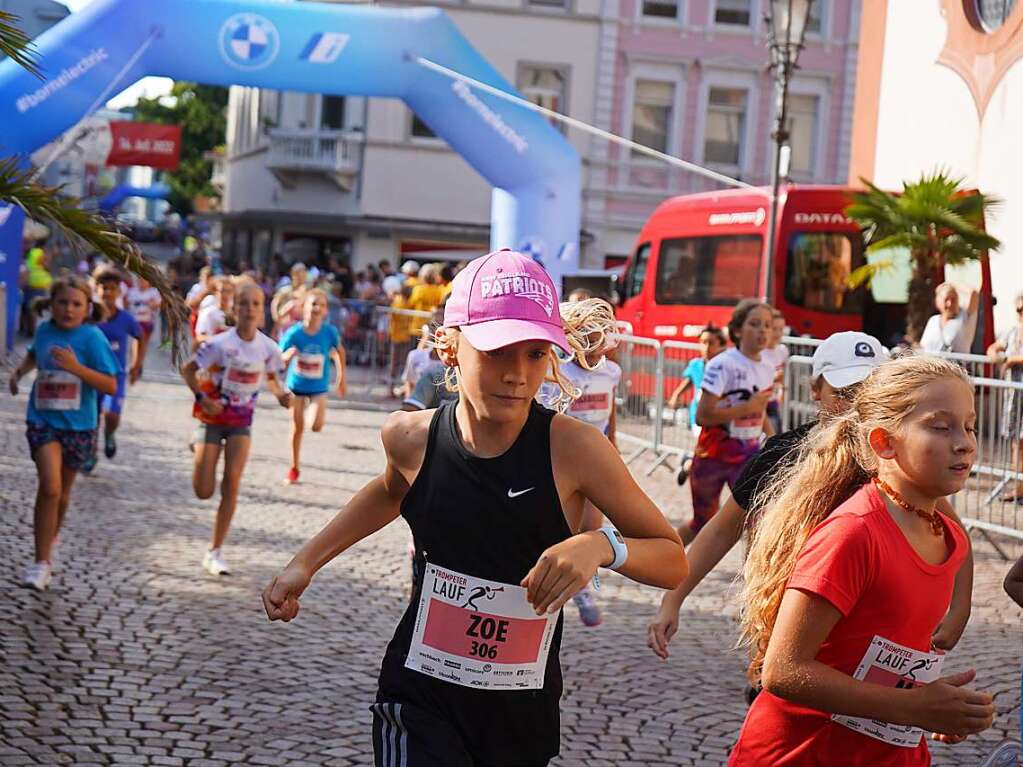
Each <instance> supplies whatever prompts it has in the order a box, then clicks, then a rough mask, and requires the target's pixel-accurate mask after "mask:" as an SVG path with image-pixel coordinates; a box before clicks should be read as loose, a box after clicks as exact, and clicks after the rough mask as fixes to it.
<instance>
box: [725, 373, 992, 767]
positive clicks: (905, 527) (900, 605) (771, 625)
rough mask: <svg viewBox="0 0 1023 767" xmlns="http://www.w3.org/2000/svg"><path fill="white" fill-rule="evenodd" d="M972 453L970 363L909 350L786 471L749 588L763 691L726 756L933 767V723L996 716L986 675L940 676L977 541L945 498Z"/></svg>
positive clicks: (733, 764)
mask: <svg viewBox="0 0 1023 767" xmlns="http://www.w3.org/2000/svg"><path fill="white" fill-rule="evenodd" d="M976 452H977V437H976V413H975V412H974V405H973V389H972V388H971V387H970V385H969V382H968V379H967V377H966V374H965V373H964V372H963V370H962V369H961V368H959V367H958V366H957V365H955V364H954V363H951V362H949V361H947V360H943V359H938V358H934V357H928V356H910V357H904V358H901V359H897V360H894V361H891V362H888V363H885V364H884V365H881V366H880V367H878V368H877V369H876V370H875V371H874V372H873V373H871V374H870V375H869V376H868V377H867V379H866V380H865V381H864V382H863V384H862V385H861V388H860V390H859V392H857V394H856V397H855V399H854V401H853V406H852V408H851V409H850V410H849V411H848V412H846V413H844V414H842V415H839V416H834V417H833V418H832V419H831V422H830V423H829V424H828V425H827V426H825V427H824V428H822V429H820V430H818V431H817V432H816V433H815V434H814V435H812V436H811V437H810V438H809V441H808V443H807V445H806V447H805V448H804V449H803V451H802V453H801V455H800V458H799V460H798V461H797V462H796V463H795V464H794V465H791V466H789V467H788V468H786V469H785V470H783V471H781V472H780V473H779V475H778V476H777V477H776V478H775V480H774V481H773V483H772V485H771V486H770V487H769V488H768V490H767V496H766V497H767V498H768V500H767V502H766V507H765V510H764V515H763V518H762V520H761V521H760V523H759V525H758V526H757V528H756V530H755V532H754V536H753V545H752V547H751V548H750V554H749V557H748V559H747V560H746V566H745V572H744V575H745V587H744V589H743V594H742V615H741V619H742V631H743V638H744V640H745V642H747V643H748V644H749V646H750V651H751V663H750V669H749V673H750V678H751V681H755V680H760V681H762V683H763V688H764V691H763V692H762V693H761V694H760V695H759V696H758V697H757V699H756V700H755V701H754V702H753V705H752V706H751V707H750V709H749V712H748V714H747V715H746V721H745V723H744V724H743V727H742V731H741V733H740V735H739V741H738V743H737V744H736V746H735V748H734V749H733V751H732V754H731V757H730V759H729V762H728V763H729V765H730V767H745V766H746V765H750V767H753V766H754V765H756V766H757V767H761V766H762V765H768V764H770V765H777V767H786V766H787V765H806V764H828V765H843V767H844V766H846V765H848V766H850V767H852V766H857V767H858V766H860V765H863V767H866V766H867V765H870V766H871V767H873V766H874V765H886V767H908V766H910V765H913V766H917V765H919V767H926V765H929V764H930V755H929V753H928V750H927V744H926V740H925V739H924V737H923V735H924V732H925V731H926V732H933V733H935V734H936V735H937V737H938V738H939V739H940V740H943V741H945V742H950V743H957V742H959V741H961V740H963V739H964V738H965V737H967V736H968V735H971V734H974V733H978V732H982V731H983V730H985V729H987V728H988V727H990V726H991V722H992V718H993V715H994V706H993V704H992V698H991V696H990V695H987V694H985V693H980V692H975V691H973V690H970V689H967V688H966V685H967V684H969V683H970V682H971V681H972V680H973V678H974V676H975V672H974V671H972V670H969V671H965V672H959V673H955V674H950V675H945V676H943V675H942V670H943V669H942V662H943V660H944V656H943V655H942V654H941V653H940V652H939V651H934V650H932V646H931V637H932V635H933V634H934V630H935V628H936V627H937V626H938V624H939V622H940V621H941V620H942V618H943V617H944V616H945V614H946V611H947V610H948V607H949V602H950V597H951V595H952V589H953V581H954V579H955V577H956V573H957V572H958V571H959V567H960V565H961V564H962V563H963V560H964V559H965V557H966V555H967V552H968V550H969V545H968V543H967V540H966V534H965V533H964V532H963V531H962V529H960V527H959V526H958V525H957V524H955V522H954V521H952V520H951V519H950V518H948V517H946V516H945V515H944V514H942V513H941V512H940V510H939V508H938V506H937V503H938V501H939V499H942V498H945V497H946V496H948V495H951V494H953V493H956V492H958V491H960V490H962V488H963V486H964V485H965V484H966V482H967V480H968V479H969V476H970V469H971V466H972V465H973V461H974V458H975V457H976Z"/></svg>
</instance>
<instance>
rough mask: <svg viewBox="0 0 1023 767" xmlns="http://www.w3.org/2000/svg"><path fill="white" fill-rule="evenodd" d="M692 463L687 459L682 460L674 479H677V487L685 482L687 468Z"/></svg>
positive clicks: (687, 474)
mask: <svg viewBox="0 0 1023 767" xmlns="http://www.w3.org/2000/svg"><path fill="white" fill-rule="evenodd" d="M692 465H693V462H692V461H689V460H686V461H682V468H680V469H679V470H678V476H677V477H676V479H677V480H678V486H679V487H682V485H684V484H685V483H686V480H687V479H689V469H690V468H691V467H692Z"/></svg>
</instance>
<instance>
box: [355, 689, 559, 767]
mask: <svg viewBox="0 0 1023 767" xmlns="http://www.w3.org/2000/svg"><path fill="white" fill-rule="evenodd" d="M370 709H371V710H372V711H373V764H374V765H375V767H494V766H493V765H487V764H484V763H483V762H480V761H477V760H475V759H473V757H472V755H471V754H469V752H468V751H467V750H466V748H465V745H464V743H463V742H462V738H461V736H460V735H459V734H458V730H456V729H455V728H454V727H452V726H451V724H449V723H448V722H447V721H446V720H445V719H443V718H441V717H439V716H436V715H435V714H433V713H431V712H430V711H427V710H426V709H423V708H420V707H418V706H415V705H412V704H410V703H391V702H386V703H374V704H373V705H372V706H370ZM494 727H495V728H499V727H500V723H496V722H495V723H494ZM548 763H549V761H548V760H544V761H542V762H516V761H514V760H511V761H506V762H502V767H512V765H514V767H546V765H547V764H548Z"/></svg>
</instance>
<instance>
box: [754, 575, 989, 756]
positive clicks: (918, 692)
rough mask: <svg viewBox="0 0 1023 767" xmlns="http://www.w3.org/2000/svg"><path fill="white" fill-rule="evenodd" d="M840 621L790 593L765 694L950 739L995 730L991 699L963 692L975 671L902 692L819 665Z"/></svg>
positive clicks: (820, 603)
mask: <svg viewBox="0 0 1023 767" xmlns="http://www.w3.org/2000/svg"><path fill="white" fill-rule="evenodd" d="M841 617H842V613H841V612H839V610H838V609H837V608H836V607H835V606H834V605H832V604H831V603H830V602H828V601H827V600H826V599H824V598H822V597H819V596H816V595H814V594H809V593H807V592H804V591H800V590H797V589H788V590H787V591H786V592H785V596H784V597H782V602H781V607H780V609H779V611H778V618H777V621H776V622H775V626H774V631H773V632H772V634H771V639H770V641H769V643H768V646H767V656H766V658H765V661H764V673H763V678H762V682H763V685H764V689H765V690H767V691H768V692H770V693H771V694H772V695H776V696H778V697H780V698H784V699H785V700H789V701H792V702H793V703H797V704H799V705H803V706H808V707H810V708H814V709H816V710H818V711H823V712H825V713H829V714H844V715H846V716H856V717H866V718H869V719H878V720H880V721H882V722H891V723H892V724H902V725H911V726H916V727H922V728H924V729H926V730H929V731H933V732H938V733H942V734H946V735H954V736H964V735H968V734H972V733H976V732H982V731H983V730H986V729H987V728H988V727H990V726H991V721H992V719H993V716H994V706H993V705H992V699H991V696H990V695H987V694H985V693H979V692H975V691H973V690H968V689H965V688H963V687H962V685H964V684H967V683H969V682H970V681H971V680H972V679H973V676H974V674H973V672H972V671H971V672H966V673H961V674H954V675H952V676H949V677H945V678H943V679H939V680H937V681H935V682H931V683H930V684H926V685H923V686H922V687H917V688H915V689H908V690H900V689H895V688H892V687H884V686H882V685H878V684H873V683H871V682H864V681H861V680H858V679H854V678H853V677H851V676H849V675H847V674H844V673H842V672H841V671H839V670H837V669H834V668H832V667H830V666H827V665H825V664H823V663H820V662H819V661H817V660H816V656H817V653H818V652H819V650H820V646H821V644H822V643H823V642H824V640H825V639H827V637H828V635H829V634H830V633H831V630H832V629H833V628H834V627H835V624H837V623H838V621H839V619H840V618H841Z"/></svg>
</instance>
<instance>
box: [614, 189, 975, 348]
mask: <svg viewBox="0 0 1023 767" xmlns="http://www.w3.org/2000/svg"><path fill="white" fill-rule="evenodd" d="M852 191H853V190H852V189H849V188H847V187H839V186H787V187H783V188H782V191H781V193H780V197H779V199H778V226H777V231H776V234H775V241H774V243H772V246H771V252H772V253H773V264H774V280H773V285H772V287H771V295H770V296H768V301H769V303H771V304H772V305H773V306H775V307H777V308H778V309H780V310H781V312H782V313H783V314H784V315H785V320H786V322H787V323H788V326H789V328H790V332H791V333H792V334H793V335H807V336H813V337H816V338H826V337H827V336H828V335H830V334H831V333H834V332H836V331H840V330H862V331H864V332H867V333H870V334H871V335H873V336H875V337H876V338H878V339H880V340H881V342H882V343H884V344H886V345H889V346H891V345H892V344H893V343H894V342H896V341H898V340H899V339H900V338H901V335H902V333H903V331H904V329H905V321H906V289H907V286H908V283H909V254H908V253H907V252H898V251H894V250H893V251H890V252H888V253H884V254H877V255H876V256H875V255H874V254H871V257H870V259H871V261H873V260H874V259H875V258H878V259H885V260H890V261H891V262H892V263H893V266H892V267H891V268H890V269H886V270H884V271H882V272H881V273H880V274H879V275H878V276H877V277H876V278H875V279H874V281H873V283H872V284H871V286H870V287H860V288H857V289H856V290H850V289H849V287H848V285H847V282H846V280H847V278H848V276H849V275H850V274H851V273H852V272H853V271H854V270H856V269H857V268H858V267H860V266H862V265H863V264H864V263H865V262H866V256H865V249H864V245H863V238H862V236H861V233H860V230H859V228H858V227H857V226H856V224H855V223H853V222H852V221H851V220H850V219H848V218H847V217H846V216H845V214H844V213H843V210H844V209H845V207H846V206H847V205H848V204H849V201H850V200H849V196H850V194H851V192H852ZM770 210H771V197H770V190H768V189H762V188H754V189H730V190H725V191H719V192H705V193H701V194H692V195H686V196H682V197H674V198H672V199H669V200H666V201H664V202H663V203H661V204H660V205H659V206H658V207H657V209H656V210H655V211H654V212H653V214H652V215H651V216H650V219H649V220H648V221H647V222H646V224H645V225H644V226H643V229H642V230H641V231H640V234H639V239H638V240H637V243H636V248H635V250H634V252H633V253H632V255H631V256H630V258H629V261H628V264H627V265H626V269H625V273H624V275H623V277H622V279H621V281H620V283H619V285H618V318H619V320H621V321H622V322H623V323H627V324H626V327H627V328H631V332H632V334H633V335H637V336H644V337H647V338H654V339H658V340H667V339H675V340H691V339H693V338H695V337H696V336H697V335H698V334H699V329H700V328H701V327H703V326H704V325H706V324H707V323H708V322H713V323H714V324H716V325H719V326H722V327H723V326H725V325H726V324H727V323H728V319H729V317H730V316H731V313H732V308H733V307H734V306H735V304H736V303H738V301H739V300H741V299H743V298H748V297H751V296H763V295H766V292H767V269H766V264H765V263H764V261H765V258H764V256H765V249H764V241H765V240H766V239H767V229H768V217H769V216H770ZM941 277H942V279H946V278H947V279H949V280H951V281H953V282H956V283H960V284H967V285H969V286H971V287H973V288H975V289H977V290H979V291H980V294H981V309H980V316H979V318H978V323H977V334H976V337H975V339H974V346H973V350H974V352H976V353H980V354H983V353H984V351H985V350H986V349H987V346H988V344H990V343H991V342H992V341H993V340H994V323H993V316H992V299H991V272H990V267H989V265H988V261H987V258H986V257H985V258H984V259H983V260H982V261H980V262H979V263H976V264H971V265H969V266H968V267H959V268H957V269H955V270H952V269H951V268H950V269H947V270H944V273H943V274H942V275H941Z"/></svg>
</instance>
